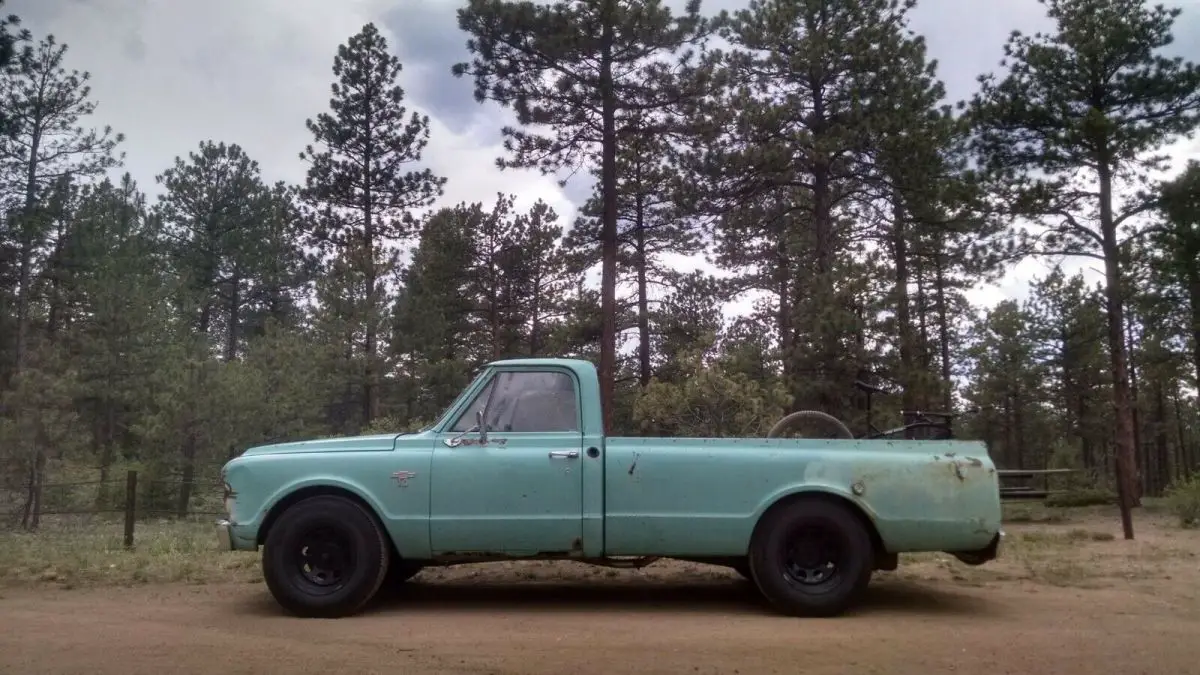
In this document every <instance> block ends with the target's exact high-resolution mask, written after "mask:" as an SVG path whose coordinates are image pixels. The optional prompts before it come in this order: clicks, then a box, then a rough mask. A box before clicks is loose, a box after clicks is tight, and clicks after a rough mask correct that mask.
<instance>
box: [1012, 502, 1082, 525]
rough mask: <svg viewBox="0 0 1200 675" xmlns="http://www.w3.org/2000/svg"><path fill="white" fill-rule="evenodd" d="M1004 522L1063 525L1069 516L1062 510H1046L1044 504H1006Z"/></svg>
mask: <svg viewBox="0 0 1200 675" xmlns="http://www.w3.org/2000/svg"><path fill="white" fill-rule="evenodd" d="M1002 509H1003V510H1002V520H1003V521H1004V522H1006V523H1063V522H1066V521H1067V520H1068V515H1067V512H1066V511H1065V510H1062V509H1050V508H1046V507H1045V506H1044V505H1042V504H1028V503H1027V504H1005V505H1004V506H1003V507H1002Z"/></svg>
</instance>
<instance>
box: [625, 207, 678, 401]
mask: <svg viewBox="0 0 1200 675" xmlns="http://www.w3.org/2000/svg"><path fill="white" fill-rule="evenodd" d="M642 201H643V196H642V195H640V194H639V195H638V196H637V198H636V208H637V213H636V214H635V218H636V221H635V223H634V236H635V237H636V239H635V245H636V246H637V251H636V254H635V255H636V261H635V262H634V264H635V265H637V287H638V289H637V293H638V299H637V301H638V318H637V321H638V382H639V383H640V384H641V386H643V387H645V386H647V385H649V384H650V298H649V297H647V296H648V295H649V288H648V281H647V279H646V230H645V223H644V222H643V220H642V219H643V217H644V213H643V208H642ZM666 356H667V357H668V358H670V357H672V356H674V354H667V355H666Z"/></svg>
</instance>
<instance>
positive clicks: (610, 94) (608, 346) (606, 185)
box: [598, 0, 617, 434]
mask: <svg viewBox="0 0 1200 675" xmlns="http://www.w3.org/2000/svg"><path fill="white" fill-rule="evenodd" d="M615 10H616V0H603V5H602V7H601V10H600V17H601V19H600V21H601V24H602V25H601V29H600V54H599V58H600V117H601V127H602V129H601V141H600V144H601V158H600V189H601V195H602V198H601V201H602V202H603V204H602V207H603V213H602V217H601V227H600V261H601V262H600V321H601V328H600V367H599V368H598V370H599V373H598V375H599V377H600V408H601V414H602V416H603V417H602V419H603V422H604V424H603V426H604V433H606V434H610V433H612V419H613V394H614V393H615V378H616V361H617V297H616V296H617V101H616V91H615V89H614V83H613V53H612V52H613V43H614V41H615V34H614V30H615V28H614V26H613V24H614V23H615V21H616V16H615Z"/></svg>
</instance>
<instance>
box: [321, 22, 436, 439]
mask: <svg viewBox="0 0 1200 675" xmlns="http://www.w3.org/2000/svg"><path fill="white" fill-rule="evenodd" d="M401 68H402V66H401V64H400V60H399V59H398V58H397V57H395V56H393V55H392V54H390V53H389V52H388V45H387V41H386V40H385V39H384V38H383V36H382V35H381V34H380V33H379V30H378V29H377V28H376V27H375V25H374V24H370V23H369V24H367V25H365V26H363V28H362V30H361V31H359V33H358V34H357V35H354V36H353V37H351V38H350V40H349V41H348V42H347V43H346V44H344V45H342V46H340V47H338V52H337V55H336V56H335V57H334V60H333V75H334V77H335V78H336V82H334V84H333V97H332V98H331V99H330V101H329V105H330V109H331V110H330V112H328V113H321V114H320V115H318V116H317V117H316V119H315V120H308V122H307V124H308V129H309V131H311V132H312V134H313V137H314V139H315V141H316V143H315V146H314V145H309V146H308V147H307V148H306V149H305V150H304V152H302V153H300V157H301V159H303V160H305V161H307V162H309V164H310V166H309V169H308V175H307V177H306V182H305V185H304V189H303V190H301V196H302V198H303V199H305V200H306V201H307V202H308V203H309V204H310V205H312V206H313V207H314V210H315V211H316V212H317V213H318V214H319V217H320V220H319V222H318V226H317V228H316V229H315V231H314V239H315V241H316V243H318V244H319V245H322V246H323V247H325V248H328V249H332V250H333V251H334V252H335V254H336V255H337V256H338V257H339V258H340V260H339V261H338V262H337V267H338V268H339V269H341V270H344V271H346V272H348V273H350V274H352V275H353V276H354V278H355V280H356V283H353V284H346V285H344V286H343V287H342V288H343V290H345V291H346V292H361V293H362V294H363V297H361V298H354V299H353V302H349V303H348V304H347V307H349V308H350V309H351V311H352V312H353V314H354V316H343V317H341V319H342V320H343V321H344V322H345V325H346V326H347V328H348V330H349V331H350V332H348V333H347V336H348V337H347V339H348V341H350V342H351V343H353V342H357V337H356V336H358V335H361V339H362V347H361V350H356V349H354V347H353V344H348V345H347V350H346V351H347V354H350V355H351V356H353V355H354V354H355V353H356V352H358V351H361V354H362V360H363V364H364V367H363V373H362V378H361V392H362V393H361V418H360V422H361V424H362V425H368V424H370V423H371V419H372V418H373V417H374V416H375V415H376V414H377V412H378V408H379V401H378V387H379V374H380V368H379V366H378V364H377V363H376V358H377V355H378V352H379V347H378V339H379V333H380V331H381V330H382V329H383V324H384V317H385V307H386V304H385V303H384V286H383V277H384V275H385V274H386V273H387V272H388V271H390V270H393V269H394V268H395V267H396V263H397V257H398V253H397V251H396V250H395V247H394V245H393V244H392V243H391V241H392V240H395V239H403V238H407V237H409V236H411V235H412V234H413V231H414V229H415V227H416V223H417V221H416V219H415V217H414V215H413V210H415V209H419V208H423V207H426V206H429V205H431V204H432V203H433V202H434V200H435V199H436V198H437V197H439V196H440V195H441V194H442V190H443V186H444V185H445V182H446V179H445V178H441V177H438V176H435V175H434V174H433V172H432V171H431V170H430V169H427V168H426V169H419V168H415V166H414V165H416V164H417V163H419V162H420V160H421V154H422V152H423V151H424V149H425V146H426V144H427V143H428V142H429V118H428V116H425V115H420V114H418V113H416V112H413V113H412V114H411V115H409V114H408V110H407V108H405V107H404V105H403V104H402V102H403V101H404V90H403V89H402V88H401V87H400V85H399V84H397V78H398V77H399V75H400V71H401ZM360 288H361V291H358V289H360ZM348 300H349V299H348Z"/></svg>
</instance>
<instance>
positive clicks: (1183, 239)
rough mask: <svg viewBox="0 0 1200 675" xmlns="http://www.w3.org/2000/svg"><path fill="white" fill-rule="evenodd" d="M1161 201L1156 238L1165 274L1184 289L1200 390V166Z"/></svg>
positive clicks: (1171, 184)
mask: <svg viewBox="0 0 1200 675" xmlns="http://www.w3.org/2000/svg"><path fill="white" fill-rule="evenodd" d="M1159 201H1160V210H1161V212H1162V216H1163V218H1164V220H1165V222H1164V223H1163V225H1162V227H1161V228H1159V229H1158V230H1157V231H1156V232H1155V233H1154V234H1153V237H1154V239H1155V242H1156V243H1157V244H1158V247H1159V248H1160V249H1161V250H1162V251H1163V254H1164V258H1165V259H1164V260H1163V268H1164V270H1163V271H1164V272H1165V274H1166V276H1167V278H1169V279H1174V280H1175V281H1176V283H1178V284H1179V285H1180V286H1181V287H1182V291H1183V292H1182V293H1181V294H1180V299H1181V300H1184V299H1186V300H1185V302H1186V304H1187V306H1188V309H1189V312H1188V314H1189V317H1188V319H1189V320H1188V322H1187V323H1188V333H1189V337H1190V339H1191V343H1192V367H1193V368H1194V369H1195V378H1196V379H1195V386H1196V387H1197V388H1200V162H1197V161H1195V160H1192V161H1189V162H1188V164H1187V168H1186V169H1184V170H1183V172H1182V173H1180V174H1179V176H1177V177H1175V178H1174V179H1173V180H1170V181H1168V182H1166V183H1165V184H1164V185H1163V186H1162V187H1161V196H1160V200H1159ZM1180 304H1183V303H1180Z"/></svg>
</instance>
